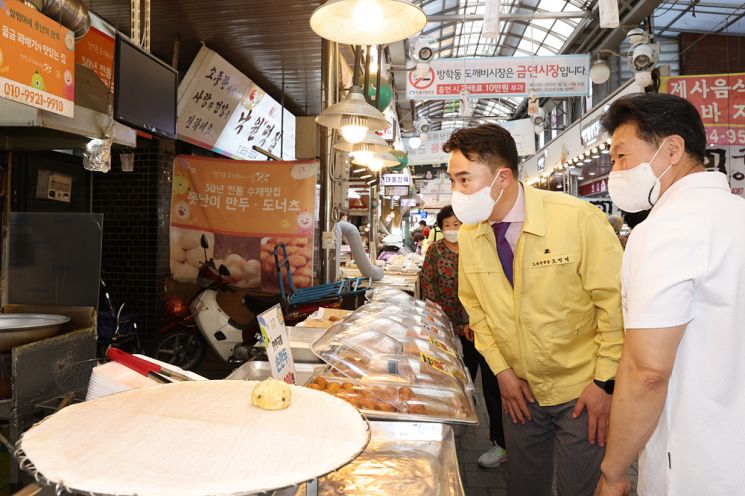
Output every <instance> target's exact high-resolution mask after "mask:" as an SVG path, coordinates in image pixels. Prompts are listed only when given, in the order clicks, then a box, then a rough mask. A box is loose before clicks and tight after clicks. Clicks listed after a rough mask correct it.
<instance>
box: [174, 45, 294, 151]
mask: <svg viewBox="0 0 745 496" xmlns="http://www.w3.org/2000/svg"><path fill="white" fill-rule="evenodd" d="M177 130H178V137H179V139H182V140H184V141H189V142H191V143H194V144H195V145H198V146H201V147H202V148H207V149H208V150H213V151H215V152H217V153H219V154H221V155H225V156H226V157H231V158H235V159H237V160H266V157H265V156H264V155H262V154H261V153H260V152H258V151H256V150H254V148H253V147H254V146H257V147H259V148H261V149H263V150H266V151H268V152H269V153H271V154H273V155H275V156H278V157H281V158H282V159H283V160H292V159H294V158H295V116H294V115H292V114H291V113H290V112H289V111H287V110H285V109H283V108H282V106H281V105H280V104H279V103H278V102H277V101H275V100H274V99H273V98H272V97H270V96H269V95H267V94H266V93H265V92H264V91H263V90H262V89H261V88H259V87H258V86H257V85H256V84H255V83H254V82H253V81H251V80H250V79H249V78H247V77H246V76H245V75H243V74H242V73H241V72H240V71H239V70H238V69H236V68H235V67H233V66H232V65H230V64H229V63H228V62H227V61H226V60H225V59H223V58H222V57H220V56H219V55H218V54H217V53H216V52H214V51H212V50H210V49H209V48H207V47H204V46H203V47H202V48H201V49H200V51H199V53H198V54H197V57H196V59H195V60H194V62H193V63H192V65H191V67H190V68H189V71H188V72H187V73H186V76H185V77H184V79H183V80H182V81H181V84H179V97H178V121H177Z"/></svg>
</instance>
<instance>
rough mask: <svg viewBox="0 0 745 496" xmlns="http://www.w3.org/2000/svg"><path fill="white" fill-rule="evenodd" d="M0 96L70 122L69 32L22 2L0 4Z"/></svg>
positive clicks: (72, 95) (72, 77) (71, 57)
mask: <svg viewBox="0 0 745 496" xmlns="http://www.w3.org/2000/svg"><path fill="white" fill-rule="evenodd" d="M0 97H3V98H7V99H9V100H13V101H16V102H20V103H24V104H26V105H31V106H32V107H36V108H40V109H42V110H47V111H49V112H54V113H55V114H61V115H64V116H67V117H73V112H74V107H75V35H74V34H73V32H72V31H70V30H69V29H67V28H65V27H64V26H61V25H60V24H58V23H56V22H54V21H53V20H52V19H50V18H48V17H47V16H45V15H43V14H41V13H39V12H37V11H35V10H34V9H32V8H30V7H27V6H26V5H24V4H23V3H22V2H8V1H4V2H3V1H0Z"/></svg>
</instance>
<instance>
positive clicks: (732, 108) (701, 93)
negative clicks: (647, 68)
mask: <svg viewBox="0 0 745 496" xmlns="http://www.w3.org/2000/svg"><path fill="white" fill-rule="evenodd" d="M660 92H662V93H670V94H671V95H677V96H679V97H681V98H685V99H686V100H688V101H689V102H691V103H692V104H693V105H694V106H695V107H696V108H697V109H698V112H699V114H701V119H702V120H703V121H704V126H705V127H706V135H707V142H708V143H709V144H712V145H743V146H745V73H739V74H714V75H702V76H675V77H667V78H662V84H661V87H660Z"/></svg>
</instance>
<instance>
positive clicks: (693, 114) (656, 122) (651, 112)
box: [600, 93, 706, 163]
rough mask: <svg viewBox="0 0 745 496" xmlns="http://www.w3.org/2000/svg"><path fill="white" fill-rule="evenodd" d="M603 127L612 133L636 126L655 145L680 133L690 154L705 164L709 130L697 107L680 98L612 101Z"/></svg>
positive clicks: (666, 96) (644, 96)
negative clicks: (625, 125) (705, 126)
mask: <svg viewBox="0 0 745 496" xmlns="http://www.w3.org/2000/svg"><path fill="white" fill-rule="evenodd" d="M600 124H601V125H602V126H603V127H604V128H605V130H606V131H608V133H609V134H613V132H614V131H615V130H616V129H617V128H618V127H619V126H621V125H623V124H635V125H636V130H637V136H639V139H642V140H644V141H646V142H647V143H650V144H652V145H655V146H659V145H660V144H661V142H662V140H663V139H664V138H666V137H668V136H672V135H674V134H677V135H678V136H680V137H681V138H683V140H684V141H685V150H686V153H688V155H689V156H690V157H691V158H693V159H695V160H696V161H698V162H701V163H703V162H704V159H705V155H706V130H705V129H704V123H703V122H701V116H700V115H699V113H698V111H697V110H696V107H694V106H693V105H692V104H691V102H689V101H688V100H685V99H683V98H680V97H679V96H675V95H669V94H667V93H640V94H635V95H628V96H625V97H623V98H620V99H618V100H616V101H615V102H613V103H612V104H611V106H610V108H609V109H608V111H607V112H606V113H605V114H604V115H603V117H602V118H601V120H600Z"/></svg>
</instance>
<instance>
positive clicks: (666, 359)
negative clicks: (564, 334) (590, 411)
mask: <svg viewBox="0 0 745 496" xmlns="http://www.w3.org/2000/svg"><path fill="white" fill-rule="evenodd" d="M602 124H603V126H604V127H605V128H606V129H607V130H608V131H609V132H610V133H611V134H612V137H613V141H612V145H611V159H612V160H613V172H611V174H610V177H609V180H608V189H609V192H610V195H611V198H612V199H613V201H614V203H616V205H618V207H619V208H621V209H622V210H625V211H627V212H637V211H641V210H645V209H649V208H651V209H652V211H651V213H650V215H649V217H648V218H647V220H645V221H644V222H643V223H641V224H640V225H639V226H637V227H636V229H635V230H634V231H633V232H632V234H631V237H630V238H629V241H628V243H627V245H626V253H625V255H624V260H623V270H622V276H623V277H622V281H623V305H624V324H625V327H626V340H625V343H624V347H623V355H622V358H621V362H620V365H619V368H618V373H617V375H616V386H615V391H614V396H613V403H612V407H611V416H610V436H609V441H608V444H607V447H606V452H605V457H604V459H603V463H602V466H601V469H602V477H601V480H600V483H599V485H598V490H597V494H599V495H603V496H606V495H623V494H628V491H629V490H630V486H629V482H628V480H627V478H626V474H627V472H628V468H629V466H630V465H631V463H632V462H633V460H634V458H635V457H636V455H637V453H638V452H639V451H640V450H642V453H641V457H640V459H639V487H638V493H639V495H640V496H664V495H674V496H704V495H705V496H720V495H721V496H734V495H738V494H745V327H744V326H745V200H743V199H742V198H739V197H737V196H735V195H732V194H731V192H730V188H729V185H728V182H727V177H726V176H725V175H724V174H721V173H719V172H706V171H705V169H704V166H703V161H704V153H705V151H706V133H705V131H704V126H703V124H702V122H701V118H700V117H699V114H698V112H697V111H696V109H695V107H694V106H693V105H691V104H690V103H689V102H688V101H686V100H684V99H682V98H679V97H676V96H673V95H666V94H642V95H631V96H628V97H624V98H622V99H620V100H618V101H616V102H615V103H613V104H612V105H611V107H610V108H609V110H608V111H607V113H606V114H605V116H604V117H603V119H602Z"/></svg>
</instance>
